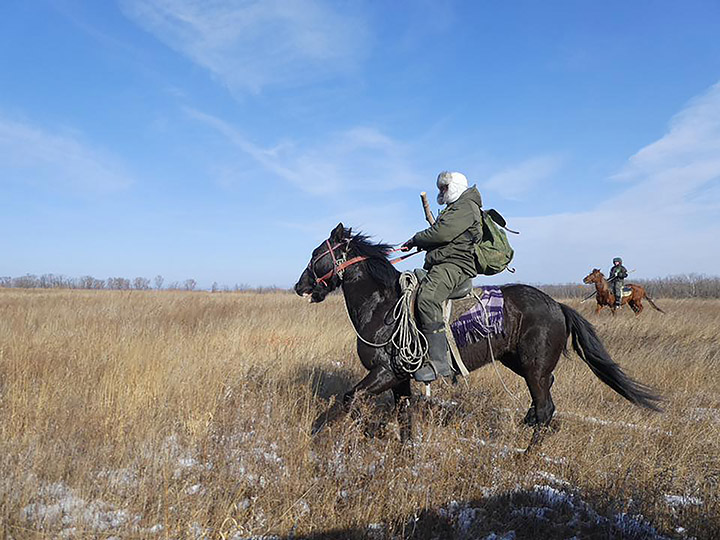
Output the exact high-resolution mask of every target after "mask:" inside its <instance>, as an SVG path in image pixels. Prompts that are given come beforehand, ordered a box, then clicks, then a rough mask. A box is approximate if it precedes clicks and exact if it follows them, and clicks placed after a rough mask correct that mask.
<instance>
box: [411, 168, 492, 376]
mask: <svg viewBox="0 0 720 540" xmlns="http://www.w3.org/2000/svg"><path fill="white" fill-rule="evenodd" d="M437 187H438V190H439V193H438V196H437V201H438V203H439V204H444V205H446V207H445V209H444V210H443V211H442V212H440V215H439V216H438V218H437V221H435V224H434V225H432V226H431V227H429V228H427V229H425V230H423V231H420V232H418V233H417V234H415V235H414V236H413V237H412V238H411V239H410V240H408V241H407V242H405V243H404V244H403V245H402V249H403V250H409V249H410V248H412V247H418V248H420V249H424V250H427V254H426V255H425V265H424V267H425V269H426V270H428V274H427V277H426V278H425V279H424V280H423V281H422V282H421V283H420V287H419V290H418V294H417V311H418V319H419V322H420V330H421V331H422V333H423V335H424V336H425V337H426V338H427V341H428V349H429V350H428V356H429V362H425V363H424V364H423V365H422V366H421V367H420V369H419V370H417V371H416V372H415V373H414V374H413V376H414V377H415V380H417V381H420V382H430V381H434V380H435V379H436V378H437V376H438V375H440V376H443V377H447V376H448V375H451V374H452V368H451V367H450V363H449V358H448V343H447V336H446V335H445V322H444V319H443V303H444V302H445V300H447V298H448V297H449V296H450V293H452V291H453V290H455V289H456V288H457V287H458V286H459V285H460V284H461V283H464V282H465V281H467V280H468V279H472V278H474V277H475V276H476V275H477V272H476V265H475V247H474V245H475V243H474V240H475V239H476V238H478V236H479V235H480V234H481V230H482V212H481V208H482V199H481V198H480V193H479V192H478V190H477V188H476V187H475V186H472V187H470V188H469V187H468V181H467V178H466V177H465V175H464V174H462V173H459V172H448V171H444V172H441V173H440V174H439V175H438V178H437Z"/></svg>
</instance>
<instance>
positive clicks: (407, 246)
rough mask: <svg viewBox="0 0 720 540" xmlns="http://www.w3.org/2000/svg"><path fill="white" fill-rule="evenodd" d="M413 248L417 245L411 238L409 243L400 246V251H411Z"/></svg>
mask: <svg viewBox="0 0 720 540" xmlns="http://www.w3.org/2000/svg"><path fill="white" fill-rule="evenodd" d="M413 247H415V243H414V242H413V239H412V238H411V239H410V240H408V241H407V242H405V243H404V244H403V245H402V246H400V251H410V250H411V249H412V248H413Z"/></svg>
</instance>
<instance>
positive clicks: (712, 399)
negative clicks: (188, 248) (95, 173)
mask: <svg viewBox="0 0 720 540" xmlns="http://www.w3.org/2000/svg"><path fill="white" fill-rule="evenodd" d="M341 300H342V299H341V297H338V296H333V297H331V298H329V299H328V300H327V301H326V302H324V303H323V304H319V305H310V304H308V303H306V302H304V301H303V300H301V299H300V298H298V297H296V296H293V295H290V294H280V293H278V294H263V295H261V294H250V293H242V294H236V293H223V294H210V293H203V292H193V293H183V292H162V291H161V292H152V291H148V292H144V291H127V292H120V291H53V290H33V291H28V290H17V289H0V536H2V537H4V538H14V539H20V538H110V537H112V538H223V539H230V538H234V539H236V540H238V539H241V538H252V537H256V538H259V537H279V538H317V539H319V538H358V539H359V538H376V539H380V538H417V539H431V538H487V539H497V540H499V539H501V538H505V539H507V540H509V539H511V538H517V539H520V538H573V537H575V538H638V539H640V538H692V537H695V538H718V537H720V341H719V339H718V329H720V301H717V300H707V301H702V300H668V299H662V298H659V299H657V303H658V304H659V305H660V306H661V307H663V308H664V309H665V310H666V311H667V312H668V315H666V316H663V315H662V314H660V313H657V312H655V311H654V310H652V309H650V308H649V307H648V309H646V311H645V312H644V313H643V314H642V316H641V317H640V318H635V317H633V316H632V315H631V313H630V312H629V310H627V309H626V310H624V311H623V312H621V314H620V315H619V316H618V317H616V318H614V319H613V318H612V317H611V316H610V314H609V313H608V312H605V313H602V314H601V315H595V314H594V313H592V307H593V306H592V304H591V303H590V302H587V303H585V304H582V305H580V304H579V303H578V301H577V300H572V301H569V304H570V305H571V306H573V307H575V308H577V309H579V310H580V312H581V313H582V314H583V315H584V316H586V317H587V318H588V319H589V320H590V321H591V322H593V323H594V324H595V325H596V327H597V328H598V331H599V334H600V336H601V337H602V338H603V340H604V342H605V344H606V345H607V348H608V350H609V351H610V353H611V354H612V356H613V358H614V359H615V360H616V361H617V362H618V363H619V364H620V365H621V366H622V367H623V368H624V369H625V370H626V371H627V372H628V373H629V374H630V375H631V376H633V377H635V378H637V379H639V380H640V381H642V382H644V383H646V384H649V385H651V386H653V387H655V388H657V389H658V390H659V391H660V392H661V393H662V394H663V395H664V396H665V398H666V402H665V403H664V407H665V412H664V413H662V414H656V413H651V412H648V411H645V410H641V409H639V408H637V407H634V406H632V405H631V404H629V403H627V402H626V401H624V400H623V399H622V398H620V397H619V396H618V395H616V394H614V393H613V392H612V391H611V390H610V389H608V388H607V387H605V386H604V385H602V383H600V382H599V381H598V380H597V379H596V378H595V377H594V376H593V375H592V373H591V372H590V370H589V368H588V367H587V366H586V365H585V364H584V363H583V362H582V361H581V360H580V359H579V358H577V356H575V355H574V354H572V355H571V356H570V358H563V359H561V361H560V364H559V366H558V369H557V370H556V376H557V381H556V384H555V386H554V387H553V395H554V399H555V403H556V405H557V416H556V421H554V433H553V434H552V435H550V436H548V437H547V438H546V439H545V441H544V442H543V443H542V445H541V447H540V448H539V449H538V450H537V451H536V452H533V453H530V454H525V453H524V452H523V449H524V448H525V447H527V443H528V441H529V439H530V432H529V431H528V430H527V429H525V428H522V427H521V426H520V421H521V419H522V417H523V416H524V414H525V412H526V410H527V407H528V404H529V394H528V392H527V390H526V388H525V386H524V381H523V380H522V379H520V378H519V377H517V376H516V375H514V374H513V373H511V372H510V371H509V370H507V369H506V368H504V367H502V366H499V369H498V372H499V376H498V373H496V371H495V370H494V369H493V368H492V367H491V366H486V367H485V368H483V369H481V370H479V371H478V372H476V373H473V374H471V376H470V377H469V379H468V381H467V385H465V384H464V383H463V382H461V383H460V384H457V385H454V386H453V385H451V384H445V383H440V384H435V385H433V399H432V401H431V402H430V403H425V404H423V403H419V404H418V407H417V415H416V422H415V437H414V443H413V444H412V445H401V444H400V443H399V441H398V438H397V425H396V421H395V420H394V418H393V416H392V415H391V414H390V413H389V412H388V409H389V406H388V404H389V400H388V398H387V396H382V397H381V398H380V399H376V400H372V401H368V402H366V403H364V404H363V405H362V407H361V409H362V411H361V412H362V416H361V418H360V419H358V418H357V416H350V417H348V418H346V419H344V420H341V421H339V422H337V423H336V424H334V425H332V426H331V427H330V428H328V429H326V430H324V431H322V432H321V433H320V434H318V435H317V436H316V437H314V438H311V437H310V428H311V425H312V424H313V421H314V420H315V418H316V417H318V416H319V415H321V414H322V413H323V412H324V411H325V410H327V409H328V407H329V405H330V404H331V402H332V400H333V399H334V396H336V395H338V394H339V393H341V392H343V391H344V390H346V389H347V388H349V387H350V385H351V384H353V383H354V382H355V381H357V380H359V378H360V377H361V376H362V375H363V374H364V371H363V368H362V366H361V365H360V363H359V361H358V360H357V357H356V355H355V352H354V335H353V333H352V329H351V327H350V325H349V323H348V321H347V319H346V315H345V312H344V309H343V307H342V304H341ZM501 379H502V382H504V383H505V385H506V386H507V388H508V390H509V393H508V392H507V391H506V390H505V389H504V388H503V384H502V382H501ZM420 390H421V389H420V388H416V392H418V393H419V392H420ZM511 394H512V395H511ZM379 416H385V417H386V418H387V419H388V422H387V427H386V429H385V430H384V433H379V434H378V436H368V435H367V433H366V432H367V431H368V430H369V427H372V426H369V425H368V423H367V422H365V421H364V420H363V419H367V418H377V417H379Z"/></svg>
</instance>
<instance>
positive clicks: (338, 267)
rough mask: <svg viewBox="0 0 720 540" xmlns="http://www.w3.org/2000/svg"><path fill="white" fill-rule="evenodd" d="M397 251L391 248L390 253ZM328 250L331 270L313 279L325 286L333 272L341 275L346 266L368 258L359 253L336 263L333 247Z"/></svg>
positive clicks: (403, 257)
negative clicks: (331, 260) (331, 259)
mask: <svg viewBox="0 0 720 540" xmlns="http://www.w3.org/2000/svg"><path fill="white" fill-rule="evenodd" d="M335 247H338V246H335ZM397 251H400V249H393V250H392V251H391V252H390V253H395V252H397ZM329 252H330V254H331V256H332V258H333V264H334V266H333V268H332V270H330V271H328V272H327V273H326V274H325V275H324V276H322V277H319V278H316V280H315V282H316V283H322V284H323V285H326V286H327V284H326V283H325V282H326V281H327V280H328V279H330V278H331V277H333V276H334V275H335V274H340V275H342V272H344V271H345V269H346V268H348V267H350V266H352V265H353V264H357V263H359V262H362V261H365V260H367V259H368V258H369V257H366V256H364V255H360V256H358V257H353V258H352V259H350V260H347V261H345V262H342V263H340V264H337V260H336V259H335V254H334V253H333V249H332V248H331V249H330V250H329ZM327 253H328V252H327V251H326V252H325V253H323V255H327ZM418 253H420V251H414V252H413V253H408V254H407V255H403V256H402V257H398V258H396V259H393V260H391V261H390V264H397V263H399V262H402V261H404V260H405V259H409V258H410V257H412V256H413V255H417V254H418Z"/></svg>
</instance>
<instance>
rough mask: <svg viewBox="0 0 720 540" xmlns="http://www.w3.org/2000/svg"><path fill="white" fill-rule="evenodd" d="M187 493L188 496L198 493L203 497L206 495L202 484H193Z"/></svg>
mask: <svg viewBox="0 0 720 540" xmlns="http://www.w3.org/2000/svg"><path fill="white" fill-rule="evenodd" d="M185 493H187V494H188V495H197V494H198V493H199V494H200V495H202V494H204V493H205V488H204V487H202V484H193V485H192V486H190V487H189V488H187V489H186V490H185Z"/></svg>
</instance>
